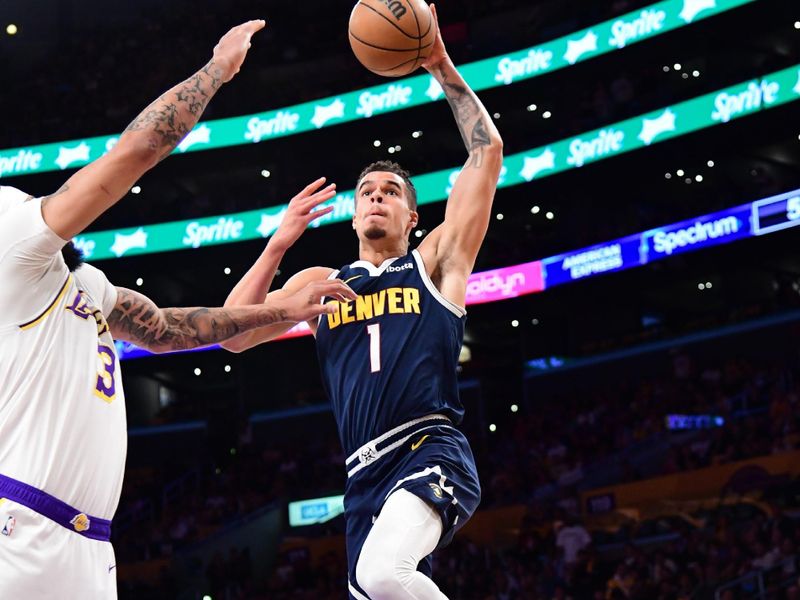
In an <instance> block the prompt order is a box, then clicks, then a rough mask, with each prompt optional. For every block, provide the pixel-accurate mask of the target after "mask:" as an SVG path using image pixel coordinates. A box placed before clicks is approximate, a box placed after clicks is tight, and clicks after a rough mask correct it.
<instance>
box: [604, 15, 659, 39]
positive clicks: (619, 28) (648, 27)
mask: <svg viewBox="0 0 800 600" xmlns="http://www.w3.org/2000/svg"><path fill="white" fill-rule="evenodd" d="M666 18H667V13H665V12H664V11H663V10H653V9H648V10H643V11H642V12H641V13H639V16H638V17H637V18H636V19H634V20H632V21H624V20H622V19H620V20H619V21H614V24H613V25H612V26H611V39H610V40H608V43H609V44H610V45H611V46H614V48H624V47H625V46H626V45H627V44H628V43H629V42H632V41H636V40H638V39H640V38H643V37H645V36H648V35H652V34H655V33H657V32H659V31H661V30H662V29H663V28H664V20H665V19H666Z"/></svg>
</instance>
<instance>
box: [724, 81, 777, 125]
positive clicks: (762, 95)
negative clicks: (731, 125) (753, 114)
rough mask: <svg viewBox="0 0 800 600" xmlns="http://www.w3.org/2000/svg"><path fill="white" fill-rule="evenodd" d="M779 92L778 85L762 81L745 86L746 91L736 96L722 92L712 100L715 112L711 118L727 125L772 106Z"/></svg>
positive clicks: (773, 82)
mask: <svg viewBox="0 0 800 600" xmlns="http://www.w3.org/2000/svg"><path fill="white" fill-rule="evenodd" d="M780 91H781V86H780V84H779V83H776V82H775V81H767V80H766V79H764V80H762V81H761V82H759V83H756V82H755V81H751V82H750V83H748V84H747V89H746V90H745V91H743V92H740V93H738V94H728V93H727V92H722V93H721V94H719V95H718V96H717V97H716V98H715V99H714V108H716V110H715V111H714V112H713V113H712V114H711V118H712V119H713V120H715V121H721V122H723V123H727V122H728V121H730V120H731V119H733V118H734V117H737V116H739V115H741V114H744V113H747V112H750V111H753V110H758V109H759V108H761V107H762V106H769V105H770V104H774V103H775V102H776V101H777V100H778V92H780Z"/></svg>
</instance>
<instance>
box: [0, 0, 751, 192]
mask: <svg viewBox="0 0 800 600" xmlns="http://www.w3.org/2000/svg"><path fill="white" fill-rule="evenodd" d="M752 2H755V0H665V1H664V2H658V3H656V4H653V5H651V6H649V7H647V8H645V9H642V10H637V11H634V12H631V13H628V14H626V15H623V16H621V17H619V18H617V19H612V20H609V21H606V22H604V23H600V24H598V25H595V26H593V27H589V28H587V29H584V30H582V31H578V32H576V33H573V34H571V35H567V36H564V37H562V38H559V39H557V40H553V41H551V42H547V43H545V44H542V45H540V46H535V47H533V48H528V49H526V50H521V51H519V52H514V53H512V54H508V55H503V56H497V57H494V58H489V59H485V60H481V61H477V62H474V63H470V64H467V65H462V66H461V67H459V71H461V73H462V75H463V76H464V78H465V79H466V81H467V82H468V83H469V85H470V86H471V87H472V88H473V89H474V90H476V91H480V90H485V89H489V88H494V87H500V86H503V85H510V84H513V83H517V82H519V81H522V80H526V79H530V78H532V77H537V76H539V75H544V74H545V73H550V72H553V71H556V70H558V69H562V68H564V67H570V66H572V65H574V64H576V63H578V62H582V61H585V60H589V59H591V58H594V57H596V56H600V55H601V54H606V53H609V52H613V51H616V50H622V49H623V48H625V47H627V46H629V45H631V44H635V43H637V42H640V41H642V40H646V39H649V38H653V37H655V36H658V35H661V34H663V33H667V32H668V31H672V30H675V29H679V28H681V27H685V26H687V25H690V24H691V23H694V22H695V21H699V20H702V19H706V18H708V17H712V16H714V15H718V14H720V13H723V12H726V11H728V10H731V9H733V8H736V7H738V6H742V5H744V4H750V3H752ZM443 97H444V94H443V92H442V88H441V87H440V86H439V84H438V83H437V82H436V80H434V79H433V78H432V77H431V76H430V75H428V74H425V75H417V76H415V77H411V78H407V79H402V80H398V81H395V82H393V83H390V84H385V85H380V86H375V87H371V88H367V89H363V90H358V91H354V92H350V93H347V94H342V95H340V96H331V97H329V98H322V99H319V100H315V101H312V102H306V103H303V104H298V105H296V106H290V107H286V108H281V109H278V110H272V111H267V112H263V113H259V114H253V115H244V116H241V117H232V118H229V119H217V120H212V121H204V122H201V123H199V124H198V125H197V126H196V127H195V128H194V129H193V130H192V131H191V132H190V133H189V135H187V136H186V137H185V138H184V139H183V141H182V142H181V143H180V145H179V146H178V147H177V149H176V150H175V152H176V153H178V154H183V153H185V152H195V151H201V150H212V149H214V148H225V147H229V146H240V145H246V144H257V143H259V142H264V141H267V140H270V139H274V138H277V137H283V136H288V135H294V134H298V133H302V132H305V131H316V130H317V129H321V128H323V127H329V126H333V125H337V124H339V123H346V122H348V121H354V120H357V119H368V118H370V117H372V116H375V115H379V114H384V113H389V112H395V111H398V110H402V109H405V108H410V107H412V106H419V105H421V104H427V103H430V102H435V101H437V100H440V99H442V98H443ZM118 140H119V137H118V136H111V135H106V136H100V137H93V138H87V139H83V140H71V141H64V142H55V143H51V144H44V145H40V146H30V147H26V148H12V149H7V150H0V178H3V177H13V176H15V175H26V174H33V173H43V172H46V171H58V170H62V171H63V170H65V169H72V168H77V167H82V166H84V165H86V164H88V163H90V162H91V161H93V160H95V159H97V158H99V157H100V156H102V155H103V154H105V153H106V152H108V151H109V150H110V149H111V148H113V147H114V145H115V144H116V143H117V141H118ZM608 143H611V144H613V140H609V142H608Z"/></svg>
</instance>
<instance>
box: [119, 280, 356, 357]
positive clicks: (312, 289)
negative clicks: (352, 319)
mask: <svg viewBox="0 0 800 600" xmlns="http://www.w3.org/2000/svg"><path fill="white" fill-rule="evenodd" d="M328 296H330V297H333V298H338V299H342V300H343V299H353V298H354V297H355V294H354V293H353V291H352V290H351V289H350V288H349V287H348V286H347V285H345V284H344V283H342V282H341V281H339V280H336V279H333V280H329V281H320V282H316V283H314V284H312V285H309V286H306V287H304V288H302V289H301V290H300V291H298V292H295V293H294V294H285V295H284V296H283V297H281V298H276V299H270V301H269V302H266V303H264V304H258V305H256V306H238V307H231V308H159V307H158V306H156V304H155V303H154V302H153V301H152V300H150V299H149V298H148V297H147V296H144V295H142V294H140V293H138V292H134V291H133V290H128V289H125V288H117V303H116V305H115V306H114V310H113V311H112V312H111V315H110V316H109V317H108V325H109V327H110V329H111V335H112V336H113V337H114V338H116V339H120V340H125V341H127V342H132V343H134V344H136V345H138V346H140V347H142V348H145V349H146V350H149V351H150V352H155V353H159V352H171V351H173V350H187V349H190V348H199V347H201V346H209V345H211V344H218V343H221V342H224V341H226V340H229V339H231V338H233V337H235V336H237V335H240V334H242V333H245V332H247V331H250V330H252V329H256V328H259V327H264V326H266V325H272V324H275V323H284V322H286V323H290V324H293V323H298V322H300V321H306V320H309V319H313V318H315V317H318V316H319V315H322V314H325V313H328V312H330V311H332V310H334V309H333V307H332V306H326V305H323V304H322V303H321V299H322V298H323V297H328ZM290 326H291V325H290Z"/></svg>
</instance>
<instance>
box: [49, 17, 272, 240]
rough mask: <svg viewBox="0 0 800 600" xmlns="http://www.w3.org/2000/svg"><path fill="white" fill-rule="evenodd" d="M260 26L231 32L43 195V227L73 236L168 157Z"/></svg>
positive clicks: (65, 236)
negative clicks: (101, 150) (105, 148)
mask: <svg viewBox="0 0 800 600" xmlns="http://www.w3.org/2000/svg"><path fill="white" fill-rule="evenodd" d="M264 25H265V23H264V21H261V20H257V21H248V22H247V23H243V24H242V25H239V26H237V27H234V28H233V29H231V30H230V31H229V32H228V33H226V34H225V35H224V36H223V37H222V39H220V41H219V43H218V44H217V46H216V47H215V48H214V53H213V56H212V58H211V60H210V61H209V62H208V64H206V65H205V66H204V67H203V68H202V69H200V70H199V71H198V72H197V73H195V74H194V75H192V76H191V77H189V78H188V79H187V80H186V81H184V82H182V83H180V84H178V85H176V86H175V87H173V88H172V89H171V90H169V91H168V92H166V93H164V94H163V95H162V96H160V97H159V98H158V99H157V100H155V101H154V102H153V103H152V104H150V106H148V107H147V108H145V109H144V111H143V112H142V113H141V114H140V115H139V116H138V117H136V118H135V119H134V120H133V122H132V123H131V124H130V125H128V127H127V128H126V129H125V131H124V133H123V134H122V135H121V136H120V138H119V142H118V143H117V145H116V146H115V147H114V148H113V149H112V150H111V151H110V152H109V153H108V154H106V155H105V156H103V157H101V158H99V159H98V160H96V161H94V162H93V163H91V164H90V165H87V166H86V167H84V168H83V169H81V170H80V171H78V172H77V173H75V175H73V176H72V177H70V178H69V179H68V180H67V182H66V183H65V184H64V185H63V186H62V187H61V188H60V189H59V190H58V191H57V192H56V193H54V194H52V195H51V196H48V197H46V198H45V199H44V200H43V202H42V214H43V216H44V220H45V221H46V222H47V225H48V226H49V227H50V228H51V229H52V230H53V231H54V232H55V233H56V234H58V235H59V236H60V237H61V238H62V239H70V238H72V237H74V236H75V235H77V234H79V233H80V232H81V231H83V230H84V229H85V228H86V227H87V226H88V225H89V224H90V223H92V221H94V220H95V219H96V218H97V217H99V216H100V215H101V214H102V213H103V212H105V211H106V210H108V209H109V208H110V207H111V206H113V205H114V204H115V203H116V202H118V201H119V200H120V198H122V197H123V196H124V195H125V194H126V193H127V191H128V190H129V189H130V187H131V186H132V185H133V184H134V183H135V182H136V181H137V180H138V179H139V178H140V177H141V176H142V175H143V174H144V173H145V172H146V171H148V170H149V169H151V168H152V167H154V166H155V165H156V164H157V163H158V162H159V161H160V160H162V159H163V158H165V157H166V156H167V155H169V153H170V152H172V151H173V150H174V149H175V147H176V146H177V145H178V143H179V142H180V141H181V139H183V137H184V136H185V135H186V134H187V133H189V132H190V131H191V130H192V128H193V127H194V126H195V125H196V124H197V122H198V120H199V119H200V115H202V114H203V111H204V110H205V108H206V106H207V105H208V102H209V100H211V98H212V97H213V96H214V94H215V93H216V92H217V90H219V88H220V86H222V84H223V83H226V82H228V81H230V80H231V79H232V78H233V76H234V75H236V73H238V72H239V68H240V67H241V66H242V63H243V62H244V59H245V56H246V55H247V50H248V49H249V48H250V38H251V37H252V36H253V34H254V33H256V32H257V31H258V30H260V29H262V28H263V27H264Z"/></svg>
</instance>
